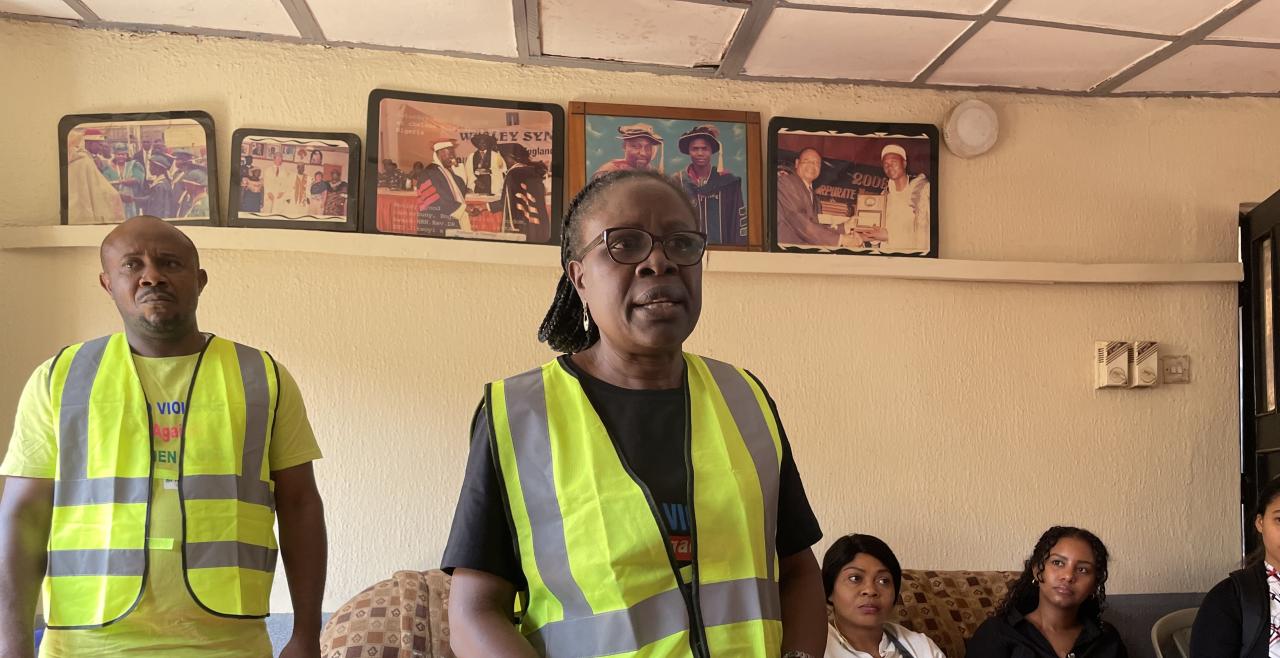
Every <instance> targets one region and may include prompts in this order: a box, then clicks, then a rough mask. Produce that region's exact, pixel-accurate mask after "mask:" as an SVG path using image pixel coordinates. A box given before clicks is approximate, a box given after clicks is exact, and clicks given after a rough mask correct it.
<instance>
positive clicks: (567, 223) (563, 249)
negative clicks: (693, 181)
mask: <svg viewBox="0 0 1280 658" xmlns="http://www.w3.org/2000/svg"><path fill="white" fill-rule="evenodd" d="M628 180H653V181H658V182H660V183H662V184H664V185H666V186H667V187H669V188H671V189H672V190H675V192H676V193H677V194H678V195H679V196H680V200H681V201H682V202H684V205H685V207H686V208H688V210H689V214H690V216H692V217H694V218H695V220H696V218H697V216H698V213H697V212H696V211H695V210H694V208H693V202H692V201H690V200H689V195H688V194H686V193H685V191H684V188H683V187H681V186H680V185H679V184H678V183H676V182H675V181H672V180H671V179H670V178H667V177H666V176H663V175H662V174H660V173H658V172H656V171H651V170H648V169H623V170H621V171H612V172H609V173H607V174H605V175H603V176H599V177H597V178H593V179H592V180H591V181H590V182H588V183H587V184H586V185H585V186H583V188H582V190H581V191H579V192H578V194H577V196H575V197H573V201H571V202H569V209H568V210H566V211H565V213H564V222H563V224H562V226H561V227H560V269H561V270H563V274H561V275H560V281H559V283H557V284H556V294H555V297H554V298H553V299H552V301H551V308H549V309H547V315H546V317H544V318H543V319H542V325H541V326H539V327H538V340H540V341H542V342H544V343H546V344H547V345H549V346H551V349H553V350H555V351H557V352H563V353H565V354H574V353H576V352H581V351H583V350H585V349H587V348H588V347H591V346H592V345H594V344H595V343H596V341H598V340H600V330H599V329H598V328H596V325H595V324H594V323H593V324H592V325H591V326H590V328H588V329H583V327H582V324H583V323H582V315H583V308H582V300H581V299H580V298H579V297H578V291H577V290H576V289H574V287H573V283H572V282H571V281H569V261H571V260H574V259H575V258H581V257H582V254H580V253H578V252H579V251H580V250H581V249H582V246H583V245H584V244H585V242H584V241H583V236H581V235H579V233H580V231H579V230H578V226H579V224H581V222H579V221H578V219H579V218H580V217H581V216H582V215H583V214H585V213H586V212H587V211H589V210H590V209H591V208H592V206H594V205H595V203H596V201H598V200H599V199H600V197H601V196H603V195H604V193H605V192H606V191H608V190H609V189H611V188H613V187H614V186H615V185H617V184H618V183H621V182H623V181H628Z"/></svg>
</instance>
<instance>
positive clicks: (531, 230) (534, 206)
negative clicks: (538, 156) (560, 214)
mask: <svg viewBox="0 0 1280 658" xmlns="http://www.w3.org/2000/svg"><path fill="white" fill-rule="evenodd" d="M544 171H545V170H544V169H543V168H542V167H535V166H532V165H527V164H516V166H514V167H512V168H511V170H510V171H508V172H507V180H506V184H505V185H503V189H502V206H503V217H504V221H503V228H504V230H505V229H506V228H507V227H510V228H512V229H514V230H516V231H519V232H520V233H523V234H525V239H526V241H528V242H530V243H534V244H541V243H546V242H549V241H550V240H551V212H550V211H549V210H548V209H547V185H546V183H545V182H544V181H543V172H544Z"/></svg>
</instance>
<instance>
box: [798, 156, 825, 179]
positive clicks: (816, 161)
mask: <svg viewBox="0 0 1280 658" xmlns="http://www.w3.org/2000/svg"><path fill="white" fill-rule="evenodd" d="M821 173H822V156H820V155H818V152H817V151H815V150H813V149H805V150H804V151H802V152H801V153H800V157H798V158H796V175H797V176H799V177H800V180H802V181H804V182H806V183H809V184H812V183H813V181H815V180H818V174H821Z"/></svg>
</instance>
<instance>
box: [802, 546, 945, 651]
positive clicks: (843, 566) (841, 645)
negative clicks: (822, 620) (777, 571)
mask: <svg viewBox="0 0 1280 658" xmlns="http://www.w3.org/2000/svg"><path fill="white" fill-rule="evenodd" d="M822 584H823V586H824V587H826V590H827V603H829V604H830V605H831V613H830V615H829V617H828V620H829V623H828V625H827V653H826V658H946V654H944V653H942V650H941V649H939V648H938V645H936V644H934V643H933V640H930V639H929V638H928V637H927V636H925V635H923V634H921V633H917V632H915V631H911V630H907V629H906V628H904V627H902V626H899V625H898V624H895V623H893V622H890V621H889V617H890V616H891V615H892V614H893V607H894V605H896V604H897V602H898V589H899V588H900V587H901V586H902V567H901V566H899V565H898V558H897V556H895V555H894V554H893V551H892V550H890V549H889V546H888V545H887V544H885V543H884V542H883V541H881V540H880V539H878V538H876V537H872V536H871V535H846V536H844V537H841V538H840V539H838V540H836V542H835V543H834V544H832V545H831V548H829V549H827V554H826V555H825V556H824V557H823V558H822Z"/></svg>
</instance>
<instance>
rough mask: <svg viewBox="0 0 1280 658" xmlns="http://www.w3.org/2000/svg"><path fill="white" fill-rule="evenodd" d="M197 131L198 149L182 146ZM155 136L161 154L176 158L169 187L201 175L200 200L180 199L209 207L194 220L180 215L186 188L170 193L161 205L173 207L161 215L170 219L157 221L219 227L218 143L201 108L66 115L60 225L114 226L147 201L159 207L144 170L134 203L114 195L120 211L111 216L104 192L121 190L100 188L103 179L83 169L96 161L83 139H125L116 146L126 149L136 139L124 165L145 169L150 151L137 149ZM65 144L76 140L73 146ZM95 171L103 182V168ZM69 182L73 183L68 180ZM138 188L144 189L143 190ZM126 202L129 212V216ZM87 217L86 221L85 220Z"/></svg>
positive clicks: (60, 135)
mask: <svg viewBox="0 0 1280 658" xmlns="http://www.w3.org/2000/svg"><path fill="white" fill-rule="evenodd" d="M175 122H176V123H175ZM188 122H190V125H187V123H188ZM99 124H100V125H99ZM95 130H96V131H97V132H98V133H99V135H98V136H100V137H101V138H102V139H97V140H95V139H93V137H94V136H92V135H90V134H89V133H90V132H91V131H95ZM197 130H198V132H200V133H203V135H204V143H203V145H202V146H197V145H196V143H195V142H192V143H191V144H187V142H189V141H191V139H190V138H191V136H192V134H193V132H196V131H197ZM156 134H160V135H161V136H162V138H163V139H164V143H165V146H166V151H165V155H166V156H168V157H170V158H171V159H174V160H175V162H174V163H173V164H171V165H170V169H169V171H168V172H167V173H166V174H165V176H166V177H168V178H169V179H170V183H171V186H174V185H176V186H178V187H189V183H190V182H191V181H196V180H198V179H199V177H200V176H198V175H191V176H188V174H189V173H190V172H192V171H196V170H198V171H200V172H202V174H201V175H202V176H203V178H204V179H205V181H204V182H205V185H204V194H203V198H200V195H199V193H198V192H197V193H196V196H195V198H194V199H193V198H192V197H191V196H190V195H189V193H188V194H187V196H185V199H186V201H187V203H189V204H190V205H191V207H194V208H197V209H198V208H199V207H200V203H201V202H203V203H204V204H205V206H206V207H207V209H208V216H203V213H202V214H201V216H199V217H190V218H189V217H186V216H184V213H183V211H182V210H181V206H182V203H181V202H182V200H183V199H184V193H187V191H186V190H185V189H183V190H173V189H171V190H170V193H171V194H172V195H173V197H174V198H173V199H172V200H171V203H167V204H164V205H165V206H166V207H172V208H173V209H174V210H173V212H172V213H163V214H165V215H172V216H162V217H161V219H164V220H165V221H168V222H171V223H174V224H180V225H187V226H218V225H219V224H220V223H221V221H220V219H221V217H222V215H221V213H220V211H221V205H220V204H219V203H218V200H219V198H220V195H219V194H218V187H217V186H218V182H217V181H218V158H217V148H216V144H217V142H216V140H215V139H214V137H215V132H214V126H213V117H212V116H210V115H209V113H207V112H204V111H201V110H181V111H168V112H126V113H104V114H69V115H66V116H64V117H62V118H61V119H60V120H59V121H58V156H59V157H58V162H59V166H58V170H59V175H58V179H59V190H58V196H59V213H60V217H61V223H62V224H115V223H119V222H120V221H123V220H125V219H129V217H131V216H133V215H138V214H144V210H145V204H146V203H148V201H150V202H155V203H159V202H158V201H156V199H158V198H159V195H158V194H156V193H153V192H151V190H150V188H151V186H152V185H153V182H152V181H151V180H149V177H150V176H151V172H149V171H144V172H143V176H144V182H143V183H142V185H141V186H135V189H136V191H135V194H134V195H130V196H131V197H132V199H133V200H132V201H131V202H128V203H126V202H125V201H124V198H123V197H119V196H118V197H117V200H116V201H117V202H119V203H120V204H121V207H120V212H119V214H118V215H117V214H116V213H115V212H114V203H115V202H110V200H109V195H108V194H106V190H108V189H109V188H110V187H114V188H115V189H116V190H117V192H116V193H117V195H118V194H119V192H118V189H119V187H120V186H119V185H118V184H117V185H114V186H112V185H111V182H110V180H107V181H106V182H107V185H108V186H109V187H106V188H104V187H103V186H102V183H103V180H99V178H97V177H95V176H94V175H93V173H94V170H93V169H90V168H88V167H86V166H85V165H87V164H90V163H93V164H95V165H96V164H97V160H95V157H94V155H93V154H92V153H91V151H90V150H89V147H87V146H85V142H86V141H106V140H113V141H118V140H120V139H123V140H124V141H122V142H120V143H124V144H125V145H126V148H129V145H130V144H132V143H133V142H135V141H136V142H137V144H136V146H137V147H138V149H137V150H136V151H133V152H130V153H129V154H128V159H127V162H138V167H139V168H140V169H147V168H149V161H150V155H149V153H150V151H149V150H147V149H144V148H142V146H143V144H145V143H147V142H152V141H154V136H155V135H156ZM86 137H89V139H86ZM147 137H151V139H146V138H147ZM69 141H75V147H74V148H73V147H72V145H71V144H70V143H69ZM152 148H154V146H153V147H152ZM191 148H195V150H196V152H195V153H191ZM200 148H203V149H204V154H203V156H201V155H199V149H200ZM180 151H185V152H187V153H189V154H190V155H191V157H190V158H186V157H185V156H181V157H178V156H180V155H181V154H180V153H179V152H180ZM86 156H87V159H86ZM143 158H145V159H143ZM201 160H203V162H202V161H201ZM182 163H185V164H182ZM95 168H96V169H97V174H98V175H99V176H101V178H102V179H107V176H108V174H106V173H104V170H103V167H95ZM73 178H74V181H73V180H71V179H73ZM184 178H186V179H187V181H188V186H183V183H182V180H183V179H184ZM73 183H74V185H73ZM142 186H145V189H144V188H143V187H142ZM196 189H199V188H196ZM73 197H74V198H73ZM143 199H146V200H148V201H144V200H143ZM131 204H132V211H133V212H130V210H131ZM107 207H111V208H113V209H112V210H110V211H107V210H103V208H107ZM86 209H87V211H86ZM157 216H160V215H157ZM86 218H87V219H88V221H86Z"/></svg>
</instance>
